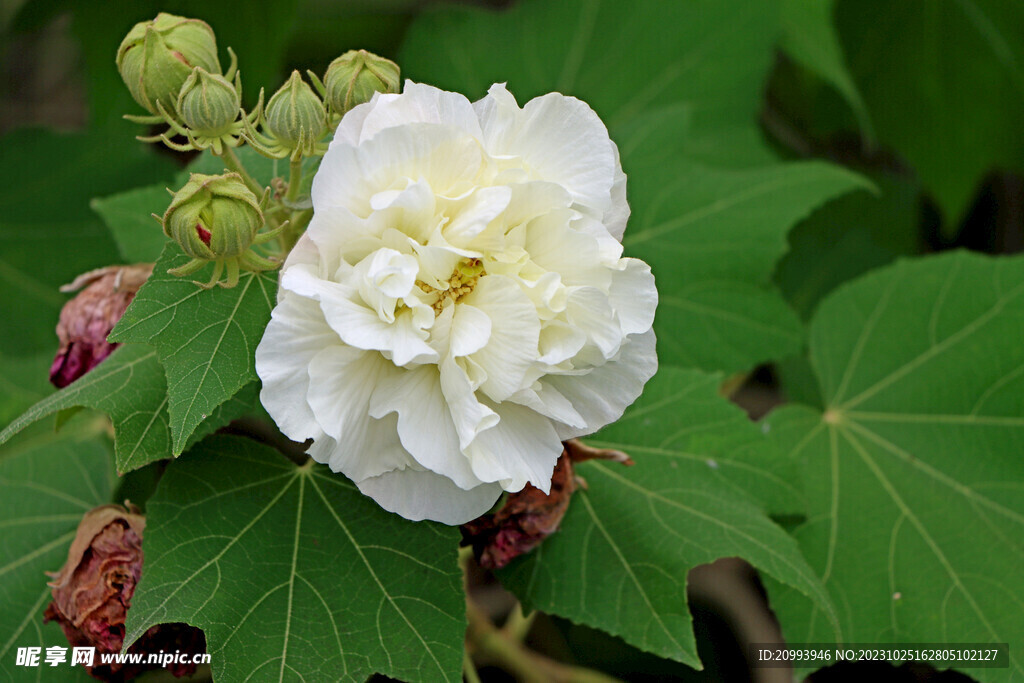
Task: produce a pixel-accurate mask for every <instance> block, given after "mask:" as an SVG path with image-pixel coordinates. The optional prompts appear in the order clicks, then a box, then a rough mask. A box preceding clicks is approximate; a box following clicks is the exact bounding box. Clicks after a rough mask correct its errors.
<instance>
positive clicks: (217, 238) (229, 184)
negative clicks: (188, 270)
mask: <svg viewBox="0 0 1024 683" xmlns="http://www.w3.org/2000/svg"><path fill="white" fill-rule="evenodd" d="M163 226H164V234H166V235H167V236H168V237H170V238H171V239H173V240H174V241H175V242H177V243H178V244H180V245H181V248H182V250H183V251H184V252H185V253H186V254H188V255H189V256H191V257H193V258H198V259H205V260H215V259H225V258H233V257H238V256H241V255H243V254H244V253H245V252H246V251H247V250H248V249H249V247H251V246H252V245H253V243H254V242H255V241H256V235H257V233H258V232H259V230H260V228H262V227H263V211H262V210H261V209H260V202H259V200H258V199H257V198H256V195H254V194H253V193H252V190H250V189H249V188H248V187H246V186H245V183H244V182H243V181H242V178H241V176H239V175H238V174H237V173H226V174H224V175H216V176H213V175H202V174H199V173H193V174H192V176H191V177H190V178H189V181H188V182H187V183H185V186H184V187H182V188H181V189H180V190H178V191H177V193H175V195H174V200H173V201H171V205H170V206H168V207H167V211H166V213H164V217H163Z"/></svg>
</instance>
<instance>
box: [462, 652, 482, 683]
mask: <svg viewBox="0 0 1024 683" xmlns="http://www.w3.org/2000/svg"><path fill="white" fill-rule="evenodd" d="M462 673H464V674H465V675H466V683H481V682H480V674H479V673H477V670H476V665H474V664H473V658H472V657H470V656H469V652H463V653H462Z"/></svg>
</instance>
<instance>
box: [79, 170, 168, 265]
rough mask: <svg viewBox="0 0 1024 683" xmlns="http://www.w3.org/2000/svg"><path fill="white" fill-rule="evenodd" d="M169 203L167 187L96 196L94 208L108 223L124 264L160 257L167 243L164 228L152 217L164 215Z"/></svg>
mask: <svg viewBox="0 0 1024 683" xmlns="http://www.w3.org/2000/svg"><path fill="white" fill-rule="evenodd" d="M170 203H171V195H170V194H169V193H168V192H167V185H150V186H149V187H139V188H136V189H134V190H128V191H127V192H121V193H119V194H115V195H111V196H109V197H102V198H99V197H97V198H96V199H93V200H92V204H91V206H92V209H93V211H95V212H96V213H98V214H99V215H100V217H101V218H102V219H103V222H104V223H106V224H107V228H108V229H109V230H110V235H111V237H113V238H114V242H116V243H117V249H118V251H120V252H121V256H122V257H123V258H124V260H125V261H127V262H129V263H140V262H147V263H152V262H153V261H156V260H157V259H158V258H160V252H161V251H162V250H163V248H164V245H165V244H166V243H167V237H166V236H165V235H164V231H163V228H162V227H161V226H160V223H159V222H158V221H156V220H155V219H154V218H153V214H156V215H157V216H160V215H163V213H164V211H165V210H166V209H167V205H168V204H170Z"/></svg>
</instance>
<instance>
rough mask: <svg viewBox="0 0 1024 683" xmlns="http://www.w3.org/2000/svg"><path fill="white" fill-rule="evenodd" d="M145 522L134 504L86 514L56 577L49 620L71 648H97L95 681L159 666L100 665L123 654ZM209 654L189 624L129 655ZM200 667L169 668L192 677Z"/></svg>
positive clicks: (155, 631)
mask: <svg viewBox="0 0 1024 683" xmlns="http://www.w3.org/2000/svg"><path fill="white" fill-rule="evenodd" d="M145 526H146V518H145V517H144V516H142V515H141V514H139V511H138V509H137V508H135V507H134V506H132V505H131V504H129V508H128V509H125V508H123V507H121V506H120V505H102V506H100V507H98V508H95V509H94V510H91V511H89V512H88V513H86V515H85V517H83V518H82V521H81V522H80V523H79V525H78V532H77V533H76V535H75V540H74V541H72V543H71V548H70V549H69V550H68V559H67V562H66V563H65V564H64V567H63V568H62V569H61V570H60V571H59V572H57V573H55V574H51V577H52V579H53V580H52V581H51V582H50V584H49V586H50V587H51V589H52V591H51V593H52V595H53V601H52V602H51V603H50V605H49V607H47V608H46V612H45V613H44V620H45V621H57V622H59V623H60V625H61V628H62V629H63V630H64V635H65V636H66V637H67V639H68V642H69V643H70V644H71V646H72V647H94V648H96V657H95V658H94V665H93V666H92V667H88V670H89V673H90V674H92V676H93V677H95V678H98V679H100V680H104V681H124V680H128V679H130V678H133V677H135V676H137V675H138V674H139V673H141V672H142V671H145V670H148V669H156V668H161V667H160V665H158V664H150V665H146V664H140V665H131V664H125V665H121V664H106V665H103V664H100V659H99V655H100V654H103V653H115V652H120V651H121V646H122V644H123V643H124V621H125V616H126V615H127V612H128V608H129V607H130V606H131V599H132V595H133V594H134V593H135V585H136V584H137V583H138V581H139V578H140V577H141V576H142V561H143V557H142V532H143V529H144V528H145ZM205 649H206V640H205V638H204V636H203V633H202V631H200V630H199V629H196V628H193V627H191V626H187V625H186V624H161V625H160V626H154V627H153V628H151V629H149V630H148V631H147V632H146V633H145V634H144V635H143V636H142V637H141V638H140V639H139V640H138V641H136V642H135V643H134V644H133V645H132V646H131V647H130V648H129V649H128V652H141V653H152V652H159V651H160V650H163V651H165V652H174V651H175V650H179V651H182V652H192V653H200V652H204V651H205ZM195 668H196V667H195V665H175V666H173V667H169V668H168V670H169V671H171V673H173V674H174V675H176V676H183V675H187V674H191V673H193V672H194V671H195Z"/></svg>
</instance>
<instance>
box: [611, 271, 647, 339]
mask: <svg viewBox="0 0 1024 683" xmlns="http://www.w3.org/2000/svg"><path fill="white" fill-rule="evenodd" d="M622 261H623V262H624V265H625V268H624V269H622V270H616V271H612V286H611V291H610V292H609V295H608V298H609V300H610V301H611V304H612V308H614V309H615V314H616V315H617V316H618V318H619V323H620V324H621V325H622V331H623V332H624V333H625V334H640V333H642V332H646V331H647V330H649V329H651V325H653V324H654V311H655V309H657V308H658V290H657V288H655V286H654V275H653V274H652V273H651V267H650V266H649V265H647V264H646V263H644V262H643V261H641V260H639V259H635V258H626V259H622Z"/></svg>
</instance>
